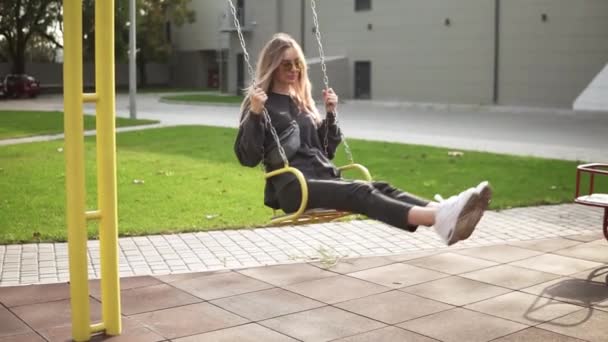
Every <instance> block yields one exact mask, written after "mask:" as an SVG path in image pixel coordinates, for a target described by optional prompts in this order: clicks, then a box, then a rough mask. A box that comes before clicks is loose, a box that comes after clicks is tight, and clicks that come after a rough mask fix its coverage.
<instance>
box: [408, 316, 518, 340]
mask: <svg viewBox="0 0 608 342" xmlns="http://www.w3.org/2000/svg"><path fill="white" fill-rule="evenodd" d="M398 326H399V327H401V328H404V329H407V330H411V331H414V332H417V333H419V334H423V335H426V336H430V337H432V338H436V339H438V340H441V341H446V342H451V341H454V342H461V341H467V342H477V341H479V342H481V341H489V340H492V339H495V338H498V337H502V336H505V335H508V334H511V333H513V332H516V331H518V330H522V329H524V328H526V327H527V326H526V325H523V324H520V323H515V322H511V321H507V320H504V319H501V318H496V317H492V316H489V315H485V314H481V313H478V312H474V311H470V310H466V309H461V308H455V309H452V310H447V311H442V312H439V313H436V314H433V315H430V316H426V317H422V318H418V319H415V320H412V321H408V322H405V323H401V324H399V325H398Z"/></svg>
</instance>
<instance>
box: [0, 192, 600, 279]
mask: <svg viewBox="0 0 608 342" xmlns="http://www.w3.org/2000/svg"><path fill="white" fill-rule="evenodd" d="M601 217H602V211H601V210H598V209H596V208H591V207H585V206H581V205H574V204H565V205H555V206H542V207H532V208H518V209H510V210H504V211H500V212H494V211H489V212H487V213H486V215H485V216H484V218H483V219H482V221H481V222H480V224H479V226H478V229H477V230H476V232H475V234H474V235H473V236H472V238H470V239H469V240H467V241H465V242H463V243H459V244H458V245H456V246H457V247H459V248H462V247H478V246H484V245H493V244H501V243H513V242H516V241H526V240H533V239H541V238H552V237H560V236H569V235H574V234H581V233H586V232H590V233H597V232H599V231H601ZM119 244H120V275H121V276H133V275H159V274H169V273H183V272H198V271H209V270H219V269H234V268H243V267H252V266H263V265H272V264H280V263H294V262H306V261H315V260H320V261H322V262H324V263H327V264H330V263H333V262H336V261H338V260H339V259H341V258H353V257H361V256H379V255H389V254H399V253H406V252H418V251H430V250H433V251H434V250H444V249H446V247H445V246H444V244H443V243H442V242H441V241H440V240H439V238H438V237H437V235H436V234H435V233H434V232H433V231H432V230H431V229H427V228H424V227H421V228H419V230H418V231H417V232H416V233H413V234H412V233H408V232H404V231H402V230H399V229H395V228H392V227H390V226H387V225H385V224H382V223H379V222H376V221H371V220H359V221H350V222H341V223H327V224H319V225H311V226H298V227H283V228H260V229H253V230H231V231H213V232H201V233H189V234H175V235H156V236H142V237H132V238H121V239H120V242H119ZM560 247H561V246H560ZM89 276H90V278H97V277H99V276H100V265H99V242H98V241H89ZM68 278H69V273H68V254H67V244H66V243H49V244H45V243H41V244H25V245H7V246H0V286H12V285H25V284H38V283H53V282H65V281H67V280H68Z"/></svg>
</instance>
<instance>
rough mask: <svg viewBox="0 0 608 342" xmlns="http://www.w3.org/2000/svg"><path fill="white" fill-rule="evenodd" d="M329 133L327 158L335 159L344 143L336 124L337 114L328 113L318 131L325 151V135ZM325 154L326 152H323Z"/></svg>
mask: <svg viewBox="0 0 608 342" xmlns="http://www.w3.org/2000/svg"><path fill="white" fill-rule="evenodd" d="M326 132H327V157H328V158H329V159H333V158H334V156H335V154H336V149H337V148H338V145H340V142H342V132H341V131H340V127H338V125H337V122H336V114H335V113H331V112H328V113H327V115H326V116H325V119H324V120H323V121H322V122H321V125H320V126H319V128H318V129H317V133H318V134H319V139H320V140H321V145H322V146H323V149H325V134H326ZM323 152H325V151H323Z"/></svg>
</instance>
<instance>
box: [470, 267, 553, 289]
mask: <svg viewBox="0 0 608 342" xmlns="http://www.w3.org/2000/svg"><path fill="white" fill-rule="evenodd" d="M460 276H461V277H463V278H467V279H473V280H477V281H481V282H484V283H488V284H492V285H497V286H502V287H507V288H510V289H514V290H517V289H521V288H524V287H530V286H533V285H535V284H539V283H544V282H546V281H549V280H552V279H557V278H560V276H559V275H557V274H552V273H546V272H540V271H534V270H530V269H527V268H521V267H515V266H511V265H498V266H494V267H489V268H484V269H482V270H479V271H474V272H469V273H463V274H460Z"/></svg>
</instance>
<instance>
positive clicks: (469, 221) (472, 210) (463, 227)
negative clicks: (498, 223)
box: [448, 192, 483, 246]
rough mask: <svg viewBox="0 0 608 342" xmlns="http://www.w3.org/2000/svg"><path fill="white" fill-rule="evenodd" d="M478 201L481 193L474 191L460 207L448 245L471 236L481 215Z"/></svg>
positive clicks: (480, 205)
mask: <svg viewBox="0 0 608 342" xmlns="http://www.w3.org/2000/svg"><path fill="white" fill-rule="evenodd" d="M480 202H481V195H480V194H478V193H476V192H475V193H473V194H472V195H471V197H470V198H469V200H468V201H467V203H466V204H465V205H464V207H462V211H460V215H459V216H458V220H457V221H456V227H455V228H454V233H453V234H452V237H451V238H450V240H449V241H448V246H451V245H453V244H455V243H456V242H458V241H461V240H464V239H466V238H468V237H469V236H471V234H472V233H473V230H475V226H476V225H477V222H479V220H480V219H481V216H482V215H483V211H481V210H479V208H480V207H482V204H481V203H480Z"/></svg>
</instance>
